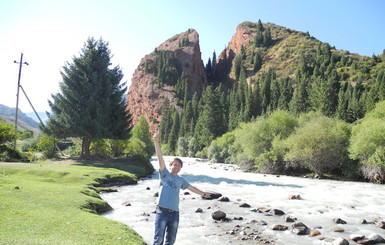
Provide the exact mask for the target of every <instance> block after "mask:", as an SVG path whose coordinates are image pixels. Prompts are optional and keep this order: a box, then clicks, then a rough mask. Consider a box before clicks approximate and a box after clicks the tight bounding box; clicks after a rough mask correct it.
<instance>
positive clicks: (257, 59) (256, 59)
mask: <svg viewBox="0 0 385 245" xmlns="http://www.w3.org/2000/svg"><path fill="white" fill-rule="evenodd" d="M253 65H254V67H253V70H254V72H257V71H259V69H261V67H262V56H261V52H260V51H259V49H258V50H257V52H256V53H255V56H254V62H253Z"/></svg>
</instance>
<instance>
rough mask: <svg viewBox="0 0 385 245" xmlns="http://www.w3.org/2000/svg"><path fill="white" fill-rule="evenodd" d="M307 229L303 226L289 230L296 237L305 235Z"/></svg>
mask: <svg viewBox="0 0 385 245" xmlns="http://www.w3.org/2000/svg"><path fill="white" fill-rule="evenodd" d="M308 231H309V229H308V228H307V227H305V226H300V227H296V228H294V229H293V230H291V232H292V233H294V234H296V235H307V234H308V233H309V232H308Z"/></svg>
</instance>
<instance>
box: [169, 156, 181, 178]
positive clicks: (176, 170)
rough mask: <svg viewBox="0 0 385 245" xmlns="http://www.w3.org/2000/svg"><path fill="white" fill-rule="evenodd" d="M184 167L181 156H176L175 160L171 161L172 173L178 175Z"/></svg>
mask: <svg viewBox="0 0 385 245" xmlns="http://www.w3.org/2000/svg"><path fill="white" fill-rule="evenodd" d="M182 167H183V162H182V160H180V159H179V158H174V160H172V161H171V162H170V168H171V171H170V172H171V174H174V175H177V174H178V173H179V171H180V170H181V168H182Z"/></svg>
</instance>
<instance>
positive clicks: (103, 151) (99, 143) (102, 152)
mask: <svg viewBox="0 0 385 245" xmlns="http://www.w3.org/2000/svg"><path fill="white" fill-rule="evenodd" d="M90 152H91V156H92V157H94V158H97V159H107V158H110V157H111V154H112V153H111V148H110V145H109V142H108V140H106V139H99V140H94V141H93V142H92V143H91V146H90Z"/></svg>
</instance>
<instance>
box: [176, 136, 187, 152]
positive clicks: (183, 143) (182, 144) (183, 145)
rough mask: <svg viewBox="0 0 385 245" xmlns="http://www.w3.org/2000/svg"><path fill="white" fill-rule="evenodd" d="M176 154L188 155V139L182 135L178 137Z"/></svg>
mask: <svg viewBox="0 0 385 245" xmlns="http://www.w3.org/2000/svg"><path fill="white" fill-rule="evenodd" d="M178 154H179V155H180V156H182V157H185V156H187V155H188V141H187V140H186V138H184V137H179V139H178Z"/></svg>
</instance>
